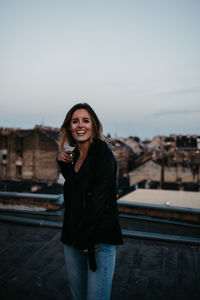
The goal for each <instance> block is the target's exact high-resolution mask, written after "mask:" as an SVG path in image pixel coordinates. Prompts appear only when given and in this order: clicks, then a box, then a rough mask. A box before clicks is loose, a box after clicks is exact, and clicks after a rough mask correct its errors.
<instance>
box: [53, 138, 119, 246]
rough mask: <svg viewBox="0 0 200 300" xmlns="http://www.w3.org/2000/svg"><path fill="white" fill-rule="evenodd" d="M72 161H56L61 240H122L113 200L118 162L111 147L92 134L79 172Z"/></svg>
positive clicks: (87, 242)
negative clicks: (59, 177)
mask: <svg viewBox="0 0 200 300" xmlns="http://www.w3.org/2000/svg"><path fill="white" fill-rule="evenodd" d="M74 152H75V155H74V159H73V161H74V163H73V164H69V163H64V162H60V161H57V162H58V165H59V167H60V171H61V173H62V175H63V176H64V178H65V183H64V202H65V215H64V222H63V228H62V235H61V241H62V242H63V243H65V244H70V245H73V246H74V247H76V248H78V249H88V247H89V246H90V245H91V244H94V243H97V244H98V243H108V244H114V245H117V244H122V243H123V241H122V234H121V229H120V226H119V220H118V211H117V201H116V172H117V163H116V160H115V157H114V155H113V153H112V150H111V149H110V147H109V146H108V145H107V144H106V142H104V141H102V140H101V139H99V138H94V141H93V143H92V144H91V146H90V148H89V151H88V155H87V157H86V159H85V161H84V162H83V164H82V166H81V168H80V170H79V172H78V173H75V172H74V165H75V163H76V161H77V158H78V156H79V150H78V148H75V150H74Z"/></svg>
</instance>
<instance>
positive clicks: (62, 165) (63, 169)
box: [56, 157, 72, 180]
mask: <svg viewBox="0 0 200 300" xmlns="http://www.w3.org/2000/svg"><path fill="white" fill-rule="evenodd" d="M56 162H57V164H58V166H59V169H60V173H61V174H62V176H63V177H64V178H65V180H66V179H67V177H68V174H69V171H70V168H71V166H72V165H71V164H70V163H66V162H63V161H60V160H58V157H57V158H56Z"/></svg>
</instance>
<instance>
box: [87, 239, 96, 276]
mask: <svg viewBox="0 0 200 300" xmlns="http://www.w3.org/2000/svg"><path fill="white" fill-rule="evenodd" d="M88 259H89V267H90V270H92V271H93V272H95V271H96V269H97V264H96V259H95V250H94V246H93V245H90V246H89V248H88Z"/></svg>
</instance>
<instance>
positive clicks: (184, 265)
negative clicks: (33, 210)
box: [0, 220, 200, 300]
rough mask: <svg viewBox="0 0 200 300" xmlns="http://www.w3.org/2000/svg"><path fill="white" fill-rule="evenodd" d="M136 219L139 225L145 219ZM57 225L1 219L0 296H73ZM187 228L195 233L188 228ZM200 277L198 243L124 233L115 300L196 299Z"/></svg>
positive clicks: (46, 299) (49, 299)
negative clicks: (67, 278) (36, 224)
mask: <svg viewBox="0 0 200 300" xmlns="http://www.w3.org/2000/svg"><path fill="white" fill-rule="evenodd" d="M138 222H139V223H140V226H141V224H142V223H143V221H142V220H138ZM40 225H41V224H40ZM165 226H168V225H167V224H166V225H165ZM58 227H59V226H57V228H56V227H51V228H50V227H44V226H35V225H28V224H19V223H16V222H15V223H12V222H8V221H7V222H4V221H2V220H1V222H0V232H1V235H0V243H1V247H0V263H1V268H0V299H2V300H8V299H9V300H11V299H16V300H27V299H30V300H36V299H37V300H40V299H42V300H69V299H70V298H69V286H68V283H67V281H66V275H65V265H64V257H63V246H62V244H61V242H60V228H58ZM123 227H124V224H123ZM132 227H134V228H136V224H135V225H134V223H132ZM148 228H149V229H151V226H150V225H149V226H148ZM136 230H137V228H136ZM198 230H199V229H198ZM173 231H174V230H173V228H172V229H171V232H173ZM187 232H192V231H190V228H187ZM124 233H125V231H124ZM197 240H198V239H197ZM199 240H200V239H199ZM199 279H200V241H199V242H197V243H191V242H187V240H185V242H181V241H180V240H179V241H178V240H176V239H174V240H173V241H170V240H169V239H168V240H167V239H166V240H159V239H155V238H145V237H142V235H138V236H137V235H132V236H131V237H128V235H127V234H124V245H122V246H119V247H118V252H117V262H116V271H115V276H114V281H113V289H112V297H111V300H122V299H123V300H132V299H140V300H150V299H151V300H152V299H153V300H158V299H159V300H160V299H162V300H174V299H175V300H179V299H180V300H186V299H190V300H196V299H199V294H200V285H199Z"/></svg>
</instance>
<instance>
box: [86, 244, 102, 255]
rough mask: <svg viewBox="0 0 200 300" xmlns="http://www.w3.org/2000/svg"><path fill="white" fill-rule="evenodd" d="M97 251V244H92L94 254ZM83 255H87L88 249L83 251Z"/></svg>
mask: <svg viewBox="0 0 200 300" xmlns="http://www.w3.org/2000/svg"><path fill="white" fill-rule="evenodd" d="M98 251H99V249H98V245H97V244H94V252H98ZM83 253H84V254H87V253H88V249H84V250H83Z"/></svg>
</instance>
